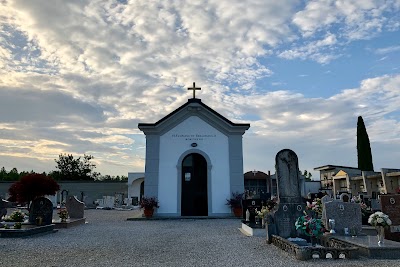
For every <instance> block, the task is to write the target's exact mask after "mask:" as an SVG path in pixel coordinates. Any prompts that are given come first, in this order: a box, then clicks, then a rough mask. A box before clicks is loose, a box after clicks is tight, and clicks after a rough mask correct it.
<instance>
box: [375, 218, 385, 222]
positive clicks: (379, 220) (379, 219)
mask: <svg viewBox="0 0 400 267" xmlns="http://www.w3.org/2000/svg"><path fill="white" fill-rule="evenodd" d="M376 221H377V223H383V222H384V220H383V219H382V218H378V219H377V220H376Z"/></svg>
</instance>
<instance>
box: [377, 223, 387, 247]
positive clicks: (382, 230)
mask: <svg viewBox="0 0 400 267" xmlns="http://www.w3.org/2000/svg"><path fill="white" fill-rule="evenodd" d="M375 229H376V232H377V233H378V235H377V237H378V245H381V244H383V240H384V239H385V228H384V227H383V226H375Z"/></svg>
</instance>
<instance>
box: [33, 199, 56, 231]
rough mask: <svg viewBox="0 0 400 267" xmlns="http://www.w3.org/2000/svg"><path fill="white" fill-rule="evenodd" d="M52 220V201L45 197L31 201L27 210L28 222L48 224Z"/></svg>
mask: <svg viewBox="0 0 400 267" xmlns="http://www.w3.org/2000/svg"><path fill="white" fill-rule="evenodd" d="M52 220H53V203H52V202H51V201H50V200H49V199H48V198H45V197H40V198H37V199H35V200H33V201H32V204H31V206H30V211H29V223H31V224H39V225H49V224H51V223H52Z"/></svg>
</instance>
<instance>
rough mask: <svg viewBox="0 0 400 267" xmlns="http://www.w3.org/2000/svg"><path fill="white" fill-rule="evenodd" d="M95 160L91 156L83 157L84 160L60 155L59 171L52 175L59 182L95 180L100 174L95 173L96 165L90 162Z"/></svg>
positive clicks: (57, 161)
mask: <svg viewBox="0 0 400 267" xmlns="http://www.w3.org/2000/svg"><path fill="white" fill-rule="evenodd" d="M92 159H93V156H91V155H83V158H81V157H78V158H74V156H73V155H72V154H71V155H69V154H68V155H67V154H60V155H59V156H58V160H57V159H55V162H56V163H57V166H56V168H57V169H58V170H59V171H55V172H52V175H53V177H54V178H56V179H57V180H61V179H62V180H93V179H95V178H97V177H98V176H99V175H100V174H99V173H97V172H94V171H93V170H94V169H95V168H96V165H95V164H94V163H92V162H90V160H92Z"/></svg>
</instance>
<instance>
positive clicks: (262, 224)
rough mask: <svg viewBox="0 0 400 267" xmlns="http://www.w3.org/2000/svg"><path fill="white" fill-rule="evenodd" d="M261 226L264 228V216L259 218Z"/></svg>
mask: <svg viewBox="0 0 400 267" xmlns="http://www.w3.org/2000/svg"><path fill="white" fill-rule="evenodd" d="M261 227H262V228H265V218H264V217H262V218H261Z"/></svg>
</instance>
